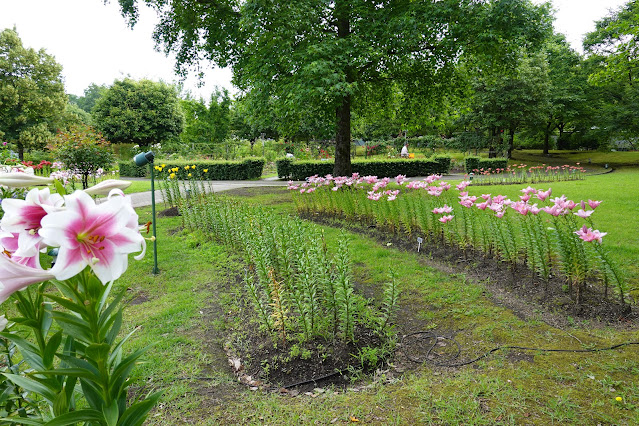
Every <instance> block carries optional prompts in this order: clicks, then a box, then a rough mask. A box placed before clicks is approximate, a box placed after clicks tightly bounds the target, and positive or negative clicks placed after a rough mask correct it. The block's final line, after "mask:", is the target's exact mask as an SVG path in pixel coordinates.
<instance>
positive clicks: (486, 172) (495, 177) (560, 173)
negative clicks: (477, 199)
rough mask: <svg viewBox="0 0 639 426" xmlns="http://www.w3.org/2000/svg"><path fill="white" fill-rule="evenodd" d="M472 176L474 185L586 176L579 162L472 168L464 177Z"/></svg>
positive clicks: (537, 181) (571, 178)
mask: <svg viewBox="0 0 639 426" xmlns="http://www.w3.org/2000/svg"><path fill="white" fill-rule="evenodd" d="M471 177H472V179H473V184H474V185H497V184H527V183H530V184H537V183H545V182H560V181H569V180H583V179H584V178H585V177H586V169H584V168H583V167H581V165H580V163H576V165H574V166H571V165H569V164H564V165H562V166H549V165H546V164H542V165H540V166H530V167H529V166H527V165H526V164H523V163H522V164H513V165H510V166H508V167H506V168H503V169H502V168H498V169H491V168H488V169H483V168H481V169H474V170H471V173H469V174H468V175H467V176H466V178H467V179H470V178H471Z"/></svg>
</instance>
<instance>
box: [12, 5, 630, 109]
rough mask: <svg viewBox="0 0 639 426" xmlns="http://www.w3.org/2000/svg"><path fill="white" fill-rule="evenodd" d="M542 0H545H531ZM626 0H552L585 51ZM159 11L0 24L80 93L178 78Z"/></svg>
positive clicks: (214, 76) (48, 16)
mask: <svg viewBox="0 0 639 426" xmlns="http://www.w3.org/2000/svg"><path fill="white" fill-rule="evenodd" d="M533 2H534V3H542V0H533ZM625 3H626V0H553V4H554V7H555V9H556V10H557V13H556V18H557V20H556V22H555V29H556V30H557V31H559V32H562V33H564V34H566V36H567V38H568V41H569V42H570V43H571V44H572V46H573V48H575V49H577V50H578V51H580V52H581V40H582V38H583V35H584V34H585V33H587V32H589V31H592V30H594V21H596V20H599V19H601V18H602V17H603V16H605V15H607V14H608V11H609V10H610V9H611V8H612V9H616V8H618V7H619V6H620V5H622V4H625ZM156 21H157V17H156V15H155V14H154V13H153V11H151V10H150V9H146V8H142V9H141V14H140V20H139V21H138V23H137V25H136V26H135V28H134V29H133V30H131V29H129V28H128V27H127V25H126V22H125V20H124V18H122V16H121V15H120V13H119V8H118V5H117V0H111V2H110V3H109V4H106V5H105V4H103V1H102V0H0V30H2V29H4V28H12V27H14V26H15V27H16V29H17V30H18V34H19V35H20V38H21V39H22V42H23V44H24V45H25V46H26V47H33V48H35V49H40V48H44V49H45V50H46V51H47V53H49V54H51V55H53V56H55V58H56V60H57V62H58V63H60V64H61V65H62V66H63V71H62V73H63V75H64V80H65V84H66V90H67V93H71V94H74V95H82V94H83V92H84V89H85V88H86V87H87V86H88V85H89V84H91V83H96V84H107V85H110V84H111V83H113V81H114V80H115V79H121V78H124V77H126V76H130V77H131V78H134V79H140V78H149V79H151V80H163V81H165V82H169V83H170V82H174V81H177V80H178V78H177V77H176V76H175V74H174V73H173V67H174V64H175V61H174V59H173V58H171V57H169V58H167V57H165V55H164V54H163V53H160V52H157V51H155V48H154V43H153V40H152V38H151V36H152V32H153V28H154V26H155V22H156ZM196 83H197V79H196V78H195V77H190V78H189V79H188V80H187V81H186V83H185V88H186V89H188V90H190V91H191V92H192V93H193V94H194V95H195V96H197V97H200V96H201V97H203V98H205V99H208V98H209V97H210V95H211V93H212V92H213V90H214V87H215V86H220V87H226V88H228V89H229V90H230V91H231V92H232V93H233V89H232V86H231V72H230V71H229V70H220V69H212V68H211V67H210V66H209V70H208V71H207V73H206V77H205V79H204V83H205V85H204V86H203V87H197V84H196Z"/></svg>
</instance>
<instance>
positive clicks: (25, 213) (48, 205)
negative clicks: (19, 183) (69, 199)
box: [0, 188, 63, 257]
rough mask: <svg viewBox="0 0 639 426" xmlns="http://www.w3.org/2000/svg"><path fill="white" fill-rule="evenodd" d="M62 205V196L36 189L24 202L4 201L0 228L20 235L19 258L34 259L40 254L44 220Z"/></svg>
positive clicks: (29, 193) (6, 199) (10, 199)
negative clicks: (41, 230) (42, 222)
mask: <svg viewBox="0 0 639 426" xmlns="http://www.w3.org/2000/svg"><path fill="white" fill-rule="evenodd" d="M62 204H63V199H62V196H60V195H59V194H51V193H50V191H49V188H44V189H38V188H34V189H32V190H31V191H29V192H28V193H27V196H26V197H25V199H24V200H19V199H13V198H5V199H4V200H2V209H3V210H4V216H3V217H2V220H1V221H0V227H1V228H2V229H3V230H4V231H8V232H11V233H17V234H18V248H17V250H16V254H17V255H18V256H20V257H33V256H36V255H37V254H38V250H39V249H40V243H41V241H42V237H41V236H40V235H39V233H38V231H39V230H40V228H41V226H42V225H41V221H42V218H43V217H45V216H46V215H47V213H49V212H52V211H55V210H58V209H60V208H61V207H62Z"/></svg>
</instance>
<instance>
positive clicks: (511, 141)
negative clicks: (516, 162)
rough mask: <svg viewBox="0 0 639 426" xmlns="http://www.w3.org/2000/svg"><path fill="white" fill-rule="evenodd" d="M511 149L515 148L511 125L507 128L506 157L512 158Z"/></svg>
mask: <svg viewBox="0 0 639 426" xmlns="http://www.w3.org/2000/svg"><path fill="white" fill-rule="evenodd" d="M513 149H515V128H514V127H511V128H510V129H509V135H508V157H507V158H513Z"/></svg>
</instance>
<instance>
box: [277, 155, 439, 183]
mask: <svg viewBox="0 0 639 426" xmlns="http://www.w3.org/2000/svg"><path fill="white" fill-rule="evenodd" d="M276 164H277V175H278V177H279V178H281V179H287V178H291V179H293V180H304V179H306V178H307V177H309V176H314V175H319V176H325V175H327V174H332V173H333V163H332V162H328V161H292V160H290V159H280V160H277V162H276ZM352 164H353V173H359V174H360V175H361V176H378V177H395V176H397V175H405V176H407V177H411V176H427V175H431V174H444V173H448V172H449V170H450V164H451V159H450V157H447V156H436V157H433V158H432V159H429V160H402V159H392V160H368V161H366V160H355V161H353V163H352Z"/></svg>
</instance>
